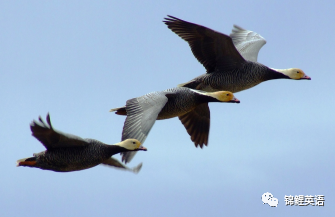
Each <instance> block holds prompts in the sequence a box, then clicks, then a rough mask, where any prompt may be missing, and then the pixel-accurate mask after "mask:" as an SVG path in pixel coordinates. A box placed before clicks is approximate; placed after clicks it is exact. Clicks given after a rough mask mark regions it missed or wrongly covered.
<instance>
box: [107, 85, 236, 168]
mask: <svg viewBox="0 0 335 217" xmlns="http://www.w3.org/2000/svg"><path fill="white" fill-rule="evenodd" d="M209 102H234V103H239V102H240V101H239V100H237V99H236V98H235V97H234V95H233V93H231V92H229V91H218V92H213V93H208V92H205V91H200V90H192V89H189V88H185V87H176V88H171V89H167V90H164V91H156V92H152V93H148V94H146V95H144V96H140V97H137V98H133V99H130V100H128V101H127V102H126V105H125V106H123V107H119V108H115V109H111V110H110V111H111V112H115V113H116V114H118V115H126V116H127V118H126V120H125V123H124V126H123V131H122V140H125V139H128V138H134V139H137V140H139V141H140V142H141V143H142V144H143V143H144V141H145V139H146V137H147V136H148V134H149V132H150V130H151V128H152V126H153V125H154V123H155V121H156V120H163V119H168V118H173V117H178V118H179V119H180V121H181V122H182V124H183V125H184V127H185V128H186V130H187V132H188V134H189V135H190V136H191V140H192V141H193V142H194V144H195V146H196V147H197V146H198V145H199V146H200V147H201V148H202V147H203V145H207V143H208V134H209V126H210V111H209V107H208V103H209ZM202 105H205V106H204V108H205V109H197V110H196V108H197V107H199V106H202ZM135 153H136V152H126V153H122V155H123V156H122V160H123V161H124V162H125V163H128V162H130V160H131V159H132V158H133V157H134V155H135Z"/></svg>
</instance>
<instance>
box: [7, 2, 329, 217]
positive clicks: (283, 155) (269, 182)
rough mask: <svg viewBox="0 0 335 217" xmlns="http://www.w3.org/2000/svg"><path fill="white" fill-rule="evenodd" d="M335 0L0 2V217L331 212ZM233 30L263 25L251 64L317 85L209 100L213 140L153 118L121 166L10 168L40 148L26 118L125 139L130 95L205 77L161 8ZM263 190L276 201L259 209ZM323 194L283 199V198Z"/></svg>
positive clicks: (277, 85)
mask: <svg viewBox="0 0 335 217" xmlns="http://www.w3.org/2000/svg"><path fill="white" fill-rule="evenodd" d="M334 8H335V2H334V1H322V3H320V1H292V0H290V1H286V0H283V1H265V0H264V1H245V0H244V1H210V0H207V1H196V2H193V3H190V2H189V1H182V0H178V1H176V0H170V1H137V2H135V1H133V2H129V1H47V2H46V1H1V2H0V31H1V33H0V71H1V73H0V97H1V100H2V102H3V103H2V104H3V106H1V107H0V113H1V114H2V115H1V116H0V123H1V133H0V135H1V138H2V145H1V146H0V153H1V154H2V157H1V164H0V170H1V173H2V175H1V181H0V183H1V184H0V210H1V214H2V215H3V216H20V215H21V216H36V217H39V216H46V215H47V216H82V217H85V216H103V215H104V216H106V215H107V216H118V217H122V216H154V217H156V216H321V215H323V216H327V215H328V216H330V215H331V214H333V213H334V212H335V209H334V205H335V200H334V196H335V189H334V182H335V180H334V154H335V151H334V150H335V149H334V144H333V143H334V137H335V134H334V129H335V127H334V119H335V116H334V111H335V100H334V94H333V93H334V79H335V72H334V67H333V66H332V65H333V63H334V60H335V55H334V50H335V43H334V35H335V27H334ZM168 14H170V15H173V16H176V17H178V18H181V19H184V20H187V21H190V22H194V23H198V24H201V25H205V26H207V27H209V28H212V29H215V30H217V31H220V32H223V33H226V34H229V33H230V32H231V29H232V26H233V24H237V25H240V26H242V27H243V28H246V29H250V30H253V31H256V32H258V33H260V34H261V35H262V36H263V37H264V38H265V39H266V40H267V44H266V45H265V46H264V47H263V48H262V50H261V51H260V53H259V58H258V61H259V62H261V63H263V64H265V65H267V66H270V67H273V68H291V67H298V68H301V69H303V70H304V71H305V73H306V74H307V75H309V76H310V77H312V80H311V81H292V80H276V81H268V82H265V83H263V84H260V85H258V86H256V87H254V88H252V89H250V90H246V91H243V92H240V93H236V94H235V96H236V97H237V98H238V99H239V100H241V103H240V104H222V103H212V104H210V109H211V118H212V120H211V130H210V139H209V146H208V147H205V148H203V149H202V150H201V149H200V148H195V147H194V145H193V143H192V142H191V140H190V139H189V135H188V134H187V133H186V130H185V129H184V127H183V126H182V124H181V123H180V121H179V120H178V119H177V118H174V119H170V120H164V121H157V122H156V124H155V125H154V127H153V129H152V131H151V133H150V135H149V137H148V138H147V140H146V142H145V144H144V146H146V147H147V148H148V151H147V152H141V153H138V154H137V155H136V157H135V158H134V159H133V161H132V162H131V163H130V164H129V166H135V165H137V164H138V163H140V162H143V167H142V170H141V172H140V173H139V174H137V175H134V174H132V173H129V172H123V171H119V170H115V169H110V168H107V167H104V166H97V167H95V168H92V169H89V170H84V171H79V172H72V173H55V172H51V171H43V170H40V169H32V168H24V167H20V168H17V167H15V162H16V160H17V159H20V158H23V157H29V156H32V154H33V153H36V152H40V151H43V150H44V147H43V146H42V145H41V144H40V143H39V142H38V141H37V140H36V139H35V138H33V137H32V136H31V132H30V129H29V124H30V122H31V121H32V120H33V119H37V118H38V116H39V115H41V116H42V117H43V118H45V116H46V114H47V113H48V112H50V115H51V120H52V122H53V125H54V127H55V128H56V129H59V130H61V131H64V132H67V133H72V134H75V135H78V136H81V137H83V138H94V139H98V140H100V141H102V142H106V143H111V144H112V143H116V142H119V141H120V138H121V132H122V127H123V122H124V117H122V116H117V115H114V114H113V113H109V112H108V111H109V109H111V108H115V107H118V106H123V105H124V104H125V102H126V100H127V99H130V98H133V97H137V96H141V95H143V94H146V93H148V92H151V91H156V90H164V89H167V88H170V87H174V86H176V85H177V84H179V83H183V82H186V81H189V80H190V79H192V78H194V77H196V76H198V75H200V74H203V73H204V72H205V69H204V67H203V66H202V65H201V64H200V63H198V62H197V60H196V59H195V58H194V56H193V55H192V53H191V50H190V48H189V46H188V44H187V43H186V42H185V41H183V40H182V39H180V38H179V37H178V36H177V35H176V34H174V33H173V32H171V31H170V30H169V29H168V28H167V27H166V26H165V25H164V24H163V22H162V20H163V18H164V17H165V16H166V15H168ZM118 157H119V156H118ZM265 192H271V193H272V194H273V195H274V196H275V197H276V198H278V200H279V205H278V207H277V208H272V207H269V206H268V205H263V204H262V201H261V195H262V194H263V193H265ZM300 194H301V195H316V194H323V195H325V200H326V201H325V207H286V206H285V204H284V196H285V195H300Z"/></svg>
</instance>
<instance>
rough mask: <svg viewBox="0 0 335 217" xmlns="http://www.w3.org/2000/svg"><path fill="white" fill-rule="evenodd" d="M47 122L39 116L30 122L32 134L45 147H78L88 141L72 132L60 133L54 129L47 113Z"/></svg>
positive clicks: (86, 143)
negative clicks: (36, 119)
mask: <svg viewBox="0 0 335 217" xmlns="http://www.w3.org/2000/svg"><path fill="white" fill-rule="evenodd" d="M46 119H47V123H45V122H44V121H43V119H42V118H41V117H39V119H38V120H39V121H35V120H34V121H33V122H32V123H31V124H30V129H31V132H32V135H33V136H34V137H35V138H36V139H38V140H39V141H40V142H41V143H42V144H43V145H44V147H45V148H46V149H53V148H64V147H80V146H86V145H88V144H89V143H88V142H87V141H86V140H84V139H82V138H80V137H78V136H75V135H72V134H67V133H62V132H60V131H58V130H55V129H54V128H53V127H52V125H51V121H50V115H49V114H47V118H46Z"/></svg>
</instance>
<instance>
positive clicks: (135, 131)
mask: <svg viewBox="0 0 335 217" xmlns="http://www.w3.org/2000/svg"><path fill="white" fill-rule="evenodd" d="M167 101H168V98H167V97H166V96H165V93H164V92H153V93H149V94H146V95H144V96H141V97H138V98H133V99H130V100H128V101H127V103H126V110H127V118H126V121H125V123H124V126H123V131H122V139H121V140H122V141H123V140H125V139H137V140H138V141H140V142H141V143H142V144H143V143H144V141H145V139H146V138H147V136H148V134H149V132H150V130H151V128H152V126H153V125H154V123H155V121H156V119H157V116H158V114H159V113H160V112H161V110H162V108H163V107H164V106H165V104H166V102H167ZM135 154H136V151H130V152H123V153H122V154H121V155H122V161H124V162H125V163H128V162H130V160H131V159H132V158H133V157H134V155H135Z"/></svg>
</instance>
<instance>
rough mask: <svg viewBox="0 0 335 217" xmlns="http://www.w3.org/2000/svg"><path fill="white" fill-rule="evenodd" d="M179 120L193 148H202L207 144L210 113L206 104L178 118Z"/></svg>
mask: <svg viewBox="0 0 335 217" xmlns="http://www.w3.org/2000/svg"><path fill="white" fill-rule="evenodd" d="M179 120H180V121H181V123H182V124H183V125H184V127H185V128H186V130H187V132H188V134H189V135H190V136H191V140H192V141H193V142H194V145H195V147H198V145H200V147H201V148H202V147H203V145H207V143H208V134H209V126H210V111H209V107H208V103H204V104H201V105H199V106H197V107H196V108H195V109H194V110H192V111H191V112H188V113H186V114H184V115H182V116H179Z"/></svg>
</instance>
